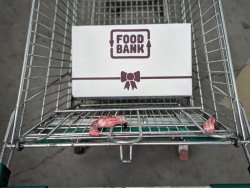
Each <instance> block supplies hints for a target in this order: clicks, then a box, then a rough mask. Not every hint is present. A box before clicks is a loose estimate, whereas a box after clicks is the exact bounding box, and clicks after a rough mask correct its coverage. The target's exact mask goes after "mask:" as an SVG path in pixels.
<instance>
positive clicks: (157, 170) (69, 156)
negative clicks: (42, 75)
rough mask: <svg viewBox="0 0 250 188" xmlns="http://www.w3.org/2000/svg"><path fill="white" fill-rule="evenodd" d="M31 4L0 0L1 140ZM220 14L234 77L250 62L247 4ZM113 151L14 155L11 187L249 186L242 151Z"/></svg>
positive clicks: (234, 4)
mask: <svg viewBox="0 0 250 188" xmlns="http://www.w3.org/2000/svg"><path fill="white" fill-rule="evenodd" d="M30 5H31V1H30V0H22V1H20V0H12V1H10V0H1V1H0V44H1V46H0V80H1V89H0V96H1V99H0V106H1V108H0V139H1V140H2V138H3V135H4V131H5V128H6V125H7V123H8V118H9V115H10V113H11V111H12V110H13V108H14V106H15V102H16V98H17V97H16V96H17V92H18V85H19V79H20V74H21V68H22V59H23V52H24V47H25V40H26V32H27V26H28V19H29V13H30ZM223 7H224V14H225V18H226V25H227V29H228V34H229V42H230V47H231V53H232V60H233V63H234V67H235V72H236V74H238V73H239V71H240V70H241V69H242V68H243V67H244V65H245V63H246V62H247V60H248V59H249V58H250V53H249V49H250V42H249V41H250V11H249V7H250V1H249V0H239V1H233V0H230V1H229V0H227V1H226V0H224V1H223ZM118 152H119V150H118V147H111V148H90V149H89V150H88V151H87V153H86V154H85V155H74V154H73V152H72V148H66V149H60V148H57V149H54V148H51V149H33V150H23V151H22V152H16V153H15V156H14V159H13V163H12V168H11V169H12V175H11V179H10V184H11V185H38V184H39V185H40V184H47V185H52V186H60V185H63V186H164V185H209V184H210V183H250V176H249V174H248V172H247V169H246V168H247V162H246V160H245V156H244V154H243V152H242V149H241V148H239V149H237V148H234V147H223V146H220V147H219V146H216V147H212V146H204V147H202V146H193V147H191V148H190V159H189V160H188V161H179V160H178V158H177V154H176V152H177V151H176V147H172V146H171V147H162V146H157V147H139V146H138V147H136V148H135V150H134V156H133V157H134V161H133V162H132V163H131V164H128V165H124V164H121V163H120V161H119V153H118Z"/></svg>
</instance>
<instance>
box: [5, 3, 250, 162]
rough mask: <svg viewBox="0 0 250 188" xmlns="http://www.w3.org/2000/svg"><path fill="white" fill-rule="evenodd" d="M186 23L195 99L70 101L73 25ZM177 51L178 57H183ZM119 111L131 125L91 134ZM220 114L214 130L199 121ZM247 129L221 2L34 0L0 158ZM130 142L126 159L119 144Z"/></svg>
mask: <svg viewBox="0 0 250 188" xmlns="http://www.w3.org/2000/svg"><path fill="white" fill-rule="evenodd" d="M154 23H157V24H159V23H191V25H192V70H193V72H192V81H193V95H192V97H171V98H170V97H165V98H162V97H161V98H154V97H148V98H129V99H128V98H126V99H124V98H108V99H107V98H104V99H100V98H98V99H75V98H73V97H72V94H71V37H72V36H71V27H72V26H73V25H118V24H154ZM180 55H181V54H180ZM121 114H124V115H125V116H126V119H127V120H128V124H129V126H128V128H126V129H124V128H123V127H121V126H117V127H115V128H110V129H109V128H107V129H104V130H102V132H101V136H100V137H91V136H89V128H90V125H91V123H92V122H93V121H94V120H96V119H98V118H99V117H100V116H111V115H121ZM211 115H215V116H216V117H217V119H218V123H217V125H216V129H215V133H212V134H209V133H207V132H206V131H205V130H204V129H203V127H202V125H203V123H204V122H205V121H207V120H208V118H209V117H210V116H211ZM249 134H250V127H249V125H248V120H247V119H246V114H245V112H244V109H243V107H242V106H241V104H240V102H239V99H238V94H237V89H236V85H235V76H234V71H233V66H232V62H231V57H230V50H229V45H228V39H227V32H226V28H225V22H224V17H223V12H222V4H221V1H220V0H149V1H146V0H119V1H114V0H74V1H67V0H54V1H51V0H33V3H32V8H31V16H30V23H29V28H28V37H27V43H26V49H25V56H24V62H23V70H22V75H21V80H20V88H19V93H18V98H17V103H16V108H15V109H14V111H13V113H12V115H11V117H10V121H9V124H8V127H7V131H6V135H5V138H4V142H3V149H2V151H1V155H0V161H1V162H2V163H4V164H6V166H7V167H10V164H11V159H12V156H13V153H14V151H15V149H17V150H22V149H24V150H25V149H28V148H34V147H36V148H37V147H59V146H60V147H68V146H72V147H74V148H75V151H76V152H78V153H79V152H82V151H83V149H84V148H83V147H86V146H114V145H117V146H120V156H121V160H122V161H123V162H130V161H131V160H132V147H133V145H181V146H183V145H185V146H187V145H207V144H210V145H218V144H219V145H220V144H221V145H235V146H240V145H242V146H243V148H244V151H245V152H246V156H247V159H248V162H250V155H249V152H248V149H247V145H248V143H249ZM125 146H128V147H129V151H130V154H129V156H128V159H125V158H124V157H123V147H125Z"/></svg>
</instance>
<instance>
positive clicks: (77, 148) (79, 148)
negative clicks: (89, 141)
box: [74, 146, 88, 155]
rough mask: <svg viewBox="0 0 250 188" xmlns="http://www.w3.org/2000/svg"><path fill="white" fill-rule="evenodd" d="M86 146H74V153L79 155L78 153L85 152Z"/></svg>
mask: <svg viewBox="0 0 250 188" xmlns="http://www.w3.org/2000/svg"><path fill="white" fill-rule="evenodd" d="M87 149H88V147H84V146H77V147H74V154H77V155H80V154H84V153H86V151H87Z"/></svg>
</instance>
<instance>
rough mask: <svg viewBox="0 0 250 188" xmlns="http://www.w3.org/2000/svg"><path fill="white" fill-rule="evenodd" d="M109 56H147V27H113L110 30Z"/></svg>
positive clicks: (148, 39) (148, 47)
mask: <svg viewBox="0 0 250 188" xmlns="http://www.w3.org/2000/svg"><path fill="white" fill-rule="evenodd" d="M109 42H110V56H111V58H117V59H118V58H149V57H150V48H151V43H150V31H149V30H148V29H114V30H111V32H110V41H109Z"/></svg>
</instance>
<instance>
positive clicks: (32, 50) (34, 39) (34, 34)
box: [18, 1, 40, 137]
mask: <svg viewBox="0 0 250 188" xmlns="http://www.w3.org/2000/svg"><path fill="white" fill-rule="evenodd" d="M39 10H40V1H38V5H37V11H36V19H35V20H36V21H35V28H34V32H33V40H32V43H33V44H35V43H36V32H37V22H38V14H39V12H38V11H39ZM34 49H35V45H32V47H31V54H34ZM29 62H30V63H29V66H30V67H29V70H28V76H27V77H28V78H29V77H30V75H31V69H32V64H33V56H31V57H30V60H29ZM29 84H30V79H28V80H27V83H26V89H25V94H24V95H25V96H24V101H26V100H27V96H28V88H29ZM25 107H26V103H23V109H22V112H21V114H24V110H25ZM23 117H24V116H21V119H20V129H19V132H18V137H19V136H20V134H21V131H22V127H23Z"/></svg>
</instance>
